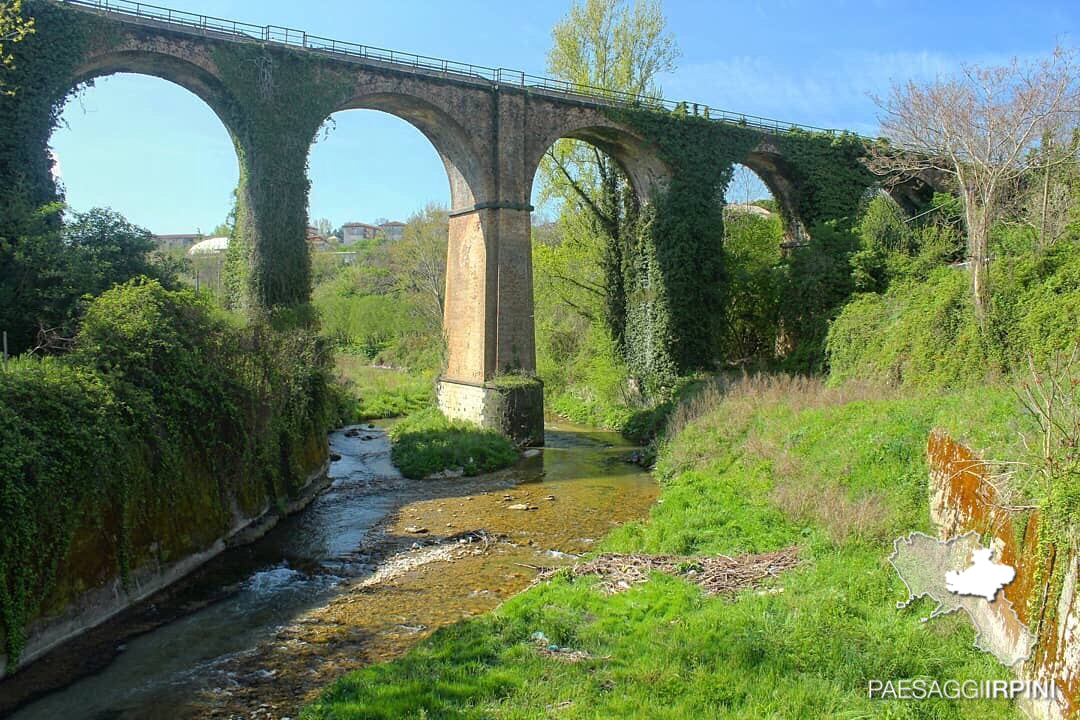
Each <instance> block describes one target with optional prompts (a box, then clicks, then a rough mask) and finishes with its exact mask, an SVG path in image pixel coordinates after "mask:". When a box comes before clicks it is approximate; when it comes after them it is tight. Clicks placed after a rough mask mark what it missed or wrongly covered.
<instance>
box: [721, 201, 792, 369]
mask: <svg viewBox="0 0 1080 720" xmlns="http://www.w3.org/2000/svg"><path fill="white" fill-rule="evenodd" d="M724 231H725V237H724V250H725V252H726V256H727V271H728V284H729V289H728V292H727V308H726V310H725V312H724V320H725V322H726V324H727V327H726V329H725V337H726V343H725V348H724V357H725V359H726V360H728V361H729V362H735V363H740V364H741V363H747V362H753V361H765V360H769V359H771V358H772V357H773V355H774V353H775V351H776V340H777V338H778V336H779V334H780V313H781V309H782V306H781V292H782V290H783V284H784V281H785V273H784V269H785V268H784V264H783V261H784V258H783V256H782V254H781V250H780V243H781V241H782V240H783V233H784V228H783V221H782V220H781V218H780V216H779V215H778V214H776V213H775V212H774V213H773V214H772V215H771V216H769V217H760V216H757V215H753V214H750V213H745V212H728V213H725V215H724Z"/></svg>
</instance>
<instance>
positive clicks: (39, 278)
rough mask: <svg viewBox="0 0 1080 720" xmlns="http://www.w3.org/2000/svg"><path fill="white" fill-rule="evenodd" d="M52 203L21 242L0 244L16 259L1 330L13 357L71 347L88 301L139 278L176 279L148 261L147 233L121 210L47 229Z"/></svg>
mask: <svg viewBox="0 0 1080 720" xmlns="http://www.w3.org/2000/svg"><path fill="white" fill-rule="evenodd" d="M59 212H60V207H59V206H50V207H48V208H45V209H43V210H41V211H39V212H38V213H37V214H36V215H35V216H34V217H33V218H31V219H30V220H28V221H27V222H26V223H25V224H24V226H23V228H22V232H20V233H19V236H18V237H16V239H15V241H14V242H12V243H8V242H6V241H0V252H2V253H3V254H4V255H6V256H7V257H8V258H10V260H9V262H7V263H5V264H4V266H3V268H0V328H2V329H5V330H7V331H8V334H9V337H10V342H11V343H12V351H13V352H22V351H25V350H28V349H32V348H39V349H41V350H57V349H63V348H64V347H66V345H67V343H66V339H68V338H71V337H72V336H73V335H74V333H75V329H76V328H77V326H78V323H79V319H80V318H81V316H82V313H83V310H84V306H85V302H84V297H86V296H95V295H98V294H100V293H102V292H104V291H105V290H108V289H109V288H111V287H112V286H113V285H115V284H117V283H123V282H126V281H127V280H130V279H131V278H134V277H138V276H142V275H145V276H149V277H154V278H159V279H164V280H167V281H170V282H174V281H175V278H174V277H172V276H170V274H169V272H168V271H167V270H166V269H165V268H163V267H162V266H161V265H159V264H156V263H155V262H154V261H153V259H152V258H151V257H150V252H151V250H153V248H154V241H153V235H152V234H151V233H150V231H149V230H146V229H144V228H140V227H137V226H135V225H132V224H131V223H129V222H128V221H127V220H125V219H124V218H123V217H122V216H121V215H119V214H118V213H116V212H114V211H112V210H107V209H101V208H95V209H93V210H90V211H88V212H85V213H75V214H74V215H73V216H72V218H71V219H70V220H69V222H68V223H67V224H66V225H65V226H64V227H63V229H62V230H59V231H56V230H51V229H49V225H50V223H49V222H48V221H47V218H48V217H50V216H55V215H56V214H58V213H59Z"/></svg>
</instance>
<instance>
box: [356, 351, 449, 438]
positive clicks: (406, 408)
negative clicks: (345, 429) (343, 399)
mask: <svg viewBox="0 0 1080 720" xmlns="http://www.w3.org/2000/svg"><path fill="white" fill-rule="evenodd" d="M336 369H337V376H338V380H339V382H340V383H341V384H342V385H343V386H344V387H345V390H346V393H347V394H348V396H349V397H350V398H352V400H351V401H350V405H351V407H350V408H349V410H350V413H349V414H351V415H352V418H351V421H352V422H359V421H361V420H374V419H376V418H390V417H401V416H403V415H408V414H409V413H411V412H416V411H417V410H422V409H424V408H428V407H431V405H432V404H433V403H434V401H435V390H434V384H435V383H434V380H432V379H431V378H430V377H427V376H423V375H416V374H410V373H406V372H403V371H401V370H393V369H389V368H380V367H373V366H372V365H371V364H370V362H369V361H368V360H367V359H366V358H364V357H360V356H356V355H346V354H343V353H339V354H338V355H337V358H336Z"/></svg>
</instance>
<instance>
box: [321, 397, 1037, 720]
mask: <svg viewBox="0 0 1080 720" xmlns="http://www.w3.org/2000/svg"><path fill="white" fill-rule="evenodd" d="M749 384H750V385H751V386H752V385H755V384H756V385H759V386H761V387H760V389H761V393H760V394H759V393H758V392H755V391H754V390H752V389H748V388H746V387H742V388H741V389H738V390H736V391H735V392H734V393H733V394H732V396H731V397H730V398H729V399H728V400H726V401H721V403H720V405H718V406H715V407H712V408H709V409H708V410H707V411H706V412H705V414H704V415H703V416H702V417H700V418H699V419H698V420H697V421H695V422H694V423H693V424H692V425H690V426H689V427H688V428H687V429H686V431H685V432H683V433H682V434H681V435H680V436H679V437H677V438H675V439H674V440H673V441H672V442H671V443H670V444H669V445H668V446H667V447H666V449H665V450H664V451H663V452H662V459H661V463H660V468H661V478H662V499H663V502H662V503H659V504H657V505H656V506H654V508H653V511H652V514H651V517H650V519H649V521H648V522H647V523H629V524H627V525H624V526H622V527H621V528H619V529H617V530H615V531H614V532H613V534H612V535H611V536H609V537H608V538H607V539H606V540H605V541H604V543H603V546H602V549H603V550H610V551H616V552H641V553H649V554H666V553H685V552H689V553H700V554H703V555H716V554H725V555H735V554H738V553H740V552H743V551H748V550H758V551H770V550H776V549H779V548H783V547H785V546H787V545H791V544H797V545H799V546H800V548H801V549H800V559H801V561H802V563H801V565H800V566H799V567H797V568H796V569H794V570H792V571H789V572H786V573H784V574H783V575H781V576H780V577H778V578H777V579H776V580H775V582H776V585H777V586H778V587H777V588H776V591H775V592H756V591H753V590H747V591H744V592H740V593H738V594H737V595H735V596H734V597H733V598H730V599H729V598H724V597H709V596H705V595H703V593H702V592H701V591H700V589H698V588H697V587H696V586H694V585H692V584H690V583H688V582H686V581H685V580H684V579H682V578H672V577H668V576H665V575H661V574H655V575H654V576H653V577H652V578H651V579H650V580H649V581H648V582H646V583H644V584H642V585H640V586H635V587H633V588H631V589H629V590H626V591H623V592H620V593H617V594H615V595H608V594H606V593H603V592H600V591H599V590H598V589H597V588H596V586H595V584H594V583H593V582H591V581H590V580H588V579H574V580H572V579H570V578H568V577H566V576H558V577H556V578H555V579H553V580H551V581H549V582H545V583H541V584H539V585H537V586H535V587H532V588H530V589H529V590H526V591H525V592H523V593H521V594H519V595H517V596H516V597H514V598H512V599H511V600H509V601H508V602H506V603H505V604H503V605H502V606H500V607H499V608H498V609H497V610H495V611H494V612H492V613H489V614H487V615H484V616H482V617H479V618H473V619H469V620H467V621H465V622H462V623H458V624H456V625H452V626H450V627H448V628H444V629H442V630H440V631H438V632H436V633H435V634H434V635H433V636H432V637H431V638H430V639H428V640H427V641H425V642H423V643H421V644H420V645H419V646H418V647H416V648H415V649H414V650H412V651H411V652H409V653H408V654H407V655H406V656H405V657H403V658H402V659H400V660H397V661H395V662H392V663H388V664H379V665H375V666H371V667H368V668H364V669H362V670H360V671H358V672H355V673H351V674H349V675H347V676H345V677H344V678H342V679H340V680H339V681H337V682H336V683H334V684H333V685H332V686H331V687H329V688H328V689H327V690H326V692H325V693H324V694H323V695H322V696H321V697H320V698H319V699H318V700H316V701H315V702H314V703H313V704H312V705H310V706H309V707H307V708H305V710H304V711H303V713H302V715H301V717H303V718H305V720H315V719H317V718H335V719H338V720H340V719H341V718H377V717H406V718H407V717H411V718H421V717H428V718H486V717H495V716H497V717H507V718H533V717H545V716H547V715H548V714H550V708H552V707H556V706H559V705H560V703H564V702H566V701H567V700H569V701H571V703H572V704H571V705H564V706H561V707H560V713H562V714H565V715H567V716H568V717H604V718H608V717H612V718H614V717H650V718H651V717H657V718H673V719H685V720H691V719H695V718H702V717H740V718H742V717H746V718H751V717H753V718H757V717H770V718H803V717H883V718H925V719H926V720H929V719H930V718H956V719H957V720H959V719H960V718H966V717H970V715H971V713H972V708H973V705H972V704H971V702H972V701H964V700H952V701H950V700H935V699H931V700H928V701H925V702H920V703H905V702H904V701H895V700H892V701H890V700H885V701H882V700H870V699H868V698H867V696H866V687H867V680H868V679H871V678H874V679H881V678H905V677H930V678H935V679H942V680H943V679H947V678H952V679H959V680H966V679H969V678H970V679H980V680H981V679H993V680H1002V679H1007V678H1008V677H1009V674H1008V670H1007V669H1005V668H1003V667H1002V666H1001V664H1000V663H999V662H997V660H996V659H995V658H993V657H992V656H990V655H988V654H986V653H982V652H980V651H979V650H977V649H975V648H973V647H971V645H972V641H973V639H974V631H973V628H972V625H971V623H970V621H969V620H967V619H966V617H965V616H963V614H959V615H958V614H953V615H948V616H943V617H940V618H935V620H934V621H933V622H931V623H922V622H920V621H919V618H920V617H921V616H925V615H926V614H927V608H926V607H923V606H920V605H919V604H918V603H916V604H915V605H913V606H912V607H911V608H909V609H907V610H904V611H897V609H896V601H897V600H899V599H903V598H904V597H905V596H906V591H905V588H904V585H903V583H902V582H901V581H900V579H899V578H898V577H897V575H896V573H895V572H894V571H893V569H892V568H891V566H889V565H888V564H887V563H885V562H884V561H883V558H884V557H885V556H886V555H887V554H888V552H889V550H890V548H891V546H890V544H889V541H890V540H891V539H892V538H893V537H895V535H896V534H899V533H900V532H909V531H910V530H912V529H913V528H918V529H923V530H929V529H930V519H929V516H928V512H927V507H926V497H925V493H926V490H925V484H926V468H925V460H924V448H925V442H926V433H927V432H928V430H929V429H930V428H931V427H934V426H936V425H945V426H947V427H953V428H955V427H956V422H957V420H961V421H964V422H968V421H971V420H976V421H977V422H979V423H980V425H981V426H983V427H987V428H990V427H995V426H1000V427H1001V432H1000V433H999V436H998V438H997V439H998V440H1000V438H1002V437H1005V436H1007V435H1008V434H1009V432H1010V431H1011V429H1012V428H1008V427H1007V425H1008V423H1007V419H1008V418H1009V417H1010V414H1011V413H1014V412H1015V409H1016V408H1015V406H1014V405H1013V404H1012V403H1011V402H1009V398H1008V393H1005V396H1004V397H1002V396H1000V394H994V396H993V397H992V398H990V399H989V400H988V401H987V402H986V403H984V404H983V405H980V406H977V407H972V403H971V402H970V401H969V400H968V399H967V398H965V397H963V396H962V395H952V396H947V397H941V396H937V397H928V398H921V397H915V398H885V397H882V394H881V393H880V392H875V393H869V392H868V393H865V394H860V393H858V392H857V391H848V394H847V396H846V397H844V396H843V395H842V394H841V393H840V392H839V391H835V394H834V391H830V390H827V389H824V388H822V387H821V386H820V384H816V383H809V384H808V383H805V382H800V381H798V380H795V379H789V380H779V381H776V382H775V383H772V382H770V381H768V380H767V379H766V380H761V381H755V382H752V383H749ZM793 398H794V399H795V401H796V403H797V407H796V406H793V403H792V399H793ZM751 441H753V442H751ZM803 476H805V479H808V480H809V481H810V482H812V483H813V491H820V493H821V494H822V495H825V494H826V493H828V497H830V498H840V500H839V501H838V502H837V505H839V506H840V507H839V508H838V511H837V512H834V513H832V514H831V515H830V514H824V513H822V514H821V515H820V516H816V515H815V516H806V517H802V518H796V517H794V516H793V515H789V514H788V512H787V511H785V510H784V509H782V508H781V507H780V505H779V502H778V501H783V499H784V498H783V496H782V495H781V494H780V493H779V492H778V488H783V487H784V486H785V485H786V483H787V481H788V480H789V478H791V477H803ZM813 491H812V492H811V495H813V494H814V492H813ZM834 522H842V523H846V524H847V525H848V526H856V527H855V531H853V532H850V533H845V534H841V535H838V536H837V539H834V538H833V534H832V532H831V530H834V529H835V527H834V525H833V523H834ZM780 590H782V592H780ZM536 632H540V633H543V634H544V635H545V636H546V637H547V638H549V640H550V641H551V642H552V643H555V644H557V645H559V646H560V647H566V648H569V649H573V650H580V651H582V652H584V653H587V654H588V655H589V657H588V658H587V659H584V660H583V661H581V662H578V663H563V662H559V661H557V660H555V659H552V658H550V657H545V656H544V655H542V654H540V653H539V652H537V648H536V647H535V641H533V640H532V637H533V634H534V633H536ZM976 702H977V701H976ZM977 704H978V710H977V712H978V713H979V714H980V717H983V716H985V717H991V718H999V719H1004V718H1016V717H1018V716H1019V714H1018V711H1017V710H1016V709H1015V708H1013V707H1012V706H1011V705H1010V704H1008V703H1001V702H994V701H987V702H984V703H978V702H977Z"/></svg>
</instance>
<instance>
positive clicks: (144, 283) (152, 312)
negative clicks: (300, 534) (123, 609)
mask: <svg viewBox="0 0 1080 720" xmlns="http://www.w3.org/2000/svg"><path fill="white" fill-rule="evenodd" d="M76 341H77V342H76V350H75V352H73V353H71V354H69V355H67V356H64V357H62V358H44V359H40V360H39V359H35V358H29V357H27V358H24V359H20V360H18V361H16V362H15V363H14V364H13V366H12V368H11V370H10V371H9V372H7V373H0V460H2V462H0V526H2V527H4V529H5V530H4V532H3V533H0V615H2V619H3V626H2V629H3V633H4V635H5V638H6V647H5V650H6V652H7V654H8V659H9V661H10V660H14V659H16V658H17V657H18V655H19V652H20V651H21V648H22V645H23V642H24V639H25V627H26V624H27V623H28V622H29V621H31V620H32V619H34V618H37V617H40V616H47V615H49V614H50V613H55V612H58V611H60V610H62V609H64V608H65V607H66V605H67V604H68V603H69V602H70V601H71V600H72V599H74V597H75V595H76V594H77V593H78V592H80V591H83V590H86V589H90V588H92V587H95V586H96V585H100V584H102V583H104V582H106V581H107V580H109V579H111V578H112V577H115V576H116V575H117V574H118V575H119V576H120V577H121V578H123V579H124V581H125V582H126V581H127V578H128V576H129V574H130V573H131V572H132V571H133V570H135V569H136V568H138V567H140V566H141V565H143V564H145V563H147V562H148V561H150V560H155V561H160V560H162V559H169V558H179V557H181V556H184V555H187V554H190V553H192V552H195V551H199V550H203V549H205V547H206V546H208V545H209V544H210V543H212V542H213V541H214V540H215V539H217V538H219V537H221V536H222V535H223V534H224V533H226V532H227V531H228V530H229V529H230V528H231V527H232V525H233V523H234V522H235V520H236V518H235V517H234V513H235V512H237V509H239V510H240V511H242V512H244V513H246V515H247V516H248V517H250V516H254V515H256V514H258V512H260V511H261V510H262V509H263V508H264V507H266V506H267V505H269V506H274V505H277V504H279V503H281V502H283V500H284V499H285V498H287V497H290V496H292V495H293V494H295V493H296V492H297V491H298V490H299V489H300V487H302V485H303V483H304V481H305V480H306V477H307V474H308V473H309V472H311V470H312V469H313V468H314V467H316V466H317V465H318V462H320V461H321V460H322V456H323V453H324V452H325V445H324V441H323V437H324V432H325V428H326V423H327V422H328V419H329V413H330V411H331V398H330V396H329V393H328V391H327V382H326V376H327V356H326V354H325V352H323V350H322V349H321V347H320V346H319V345H318V344H317V343H316V342H315V341H314V339H313V338H312V337H310V336H309V335H307V334H305V333H303V332H295V331H293V332H288V333H284V332H272V331H271V330H270V329H269V328H268V327H266V326H264V325H260V324H251V325H249V326H246V327H237V326H236V325H235V324H234V323H232V322H230V321H228V320H226V319H225V318H224V317H222V316H220V315H219V314H218V313H217V311H215V310H214V308H213V307H212V306H211V305H210V304H209V303H208V301H207V300H205V299H200V298H196V297H195V296H194V295H193V294H192V293H191V292H190V291H171V290H168V289H166V288H164V287H163V286H162V285H161V284H160V283H158V282H157V281H153V280H147V279H139V280H133V281H131V282H128V283H125V284H123V285H118V286H116V287H114V288H113V289H111V290H108V291H106V292H105V293H103V294H102V295H101V296H99V297H98V298H96V299H94V300H93V301H92V302H91V303H90V305H89V307H88V309H87V312H86V316H85V319H84V322H83V324H82V327H81V329H80V331H79V334H78V336H77V338H76ZM76 537H79V538H81V545H79V546H78V547H79V548H83V549H82V550H80V551H79V552H83V553H86V552H87V550H86V549H85V548H86V547H90V548H92V550H90V551H89V552H90V555H89V556H87V557H83V556H79V557H80V559H78V560H77V561H76V560H73V559H72V557H71V553H72V552H75V551H76V549H77V548H76V547H75V546H74V545H73V541H74V539H75V538H76ZM151 546H156V549H152V547H151ZM61 570H62V571H61ZM95 573H100V574H95Z"/></svg>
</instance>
